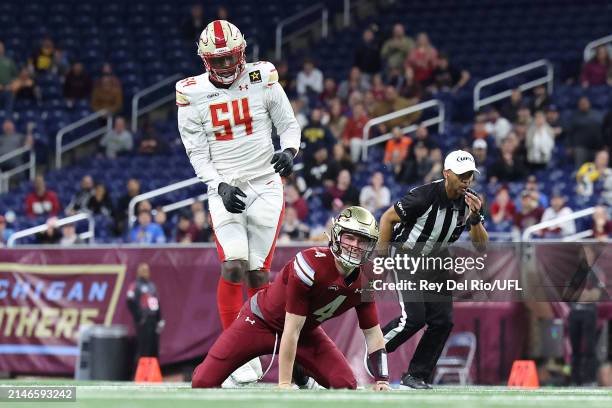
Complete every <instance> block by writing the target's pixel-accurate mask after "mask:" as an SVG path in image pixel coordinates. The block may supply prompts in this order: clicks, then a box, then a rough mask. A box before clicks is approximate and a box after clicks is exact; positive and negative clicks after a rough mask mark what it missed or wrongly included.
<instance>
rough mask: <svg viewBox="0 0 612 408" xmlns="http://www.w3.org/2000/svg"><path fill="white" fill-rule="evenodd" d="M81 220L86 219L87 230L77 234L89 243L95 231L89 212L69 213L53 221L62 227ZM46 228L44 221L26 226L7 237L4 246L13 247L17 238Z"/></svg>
mask: <svg viewBox="0 0 612 408" xmlns="http://www.w3.org/2000/svg"><path fill="white" fill-rule="evenodd" d="M83 220H87V221H88V227H87V232H86V233H84V234H80V235H79V236H80V237H82V238H86V239H89V243H90V244H91V243H93V241H94V237H95V232H96V221H95V219H94V217H93V215H92V214H91V213H88V212H81V213H78V214H75V215H71V216H70V217H65V218H60V219H58V220H57V221H56V222H55V227H58V228H59V227H63V226H64V225H66V224H72V223H75V222H78V221H83ZM48 229H49V226H48V225H47V224H46V223H45V224H40V225H37V226H35V227H30V228H26V229H24V230H21V231H17V232H15V233H14V234H13V235H11V236H10V237H9V239H8V241H7V242H6V246H8V247H14V246H15V241H17V240H18V239H21V238H25V237H28V236H30V235H34V234H38V233H40V232H45V231H46V230H48Z"/></svg>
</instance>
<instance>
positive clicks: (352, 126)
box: [342, 103, 369, 163]
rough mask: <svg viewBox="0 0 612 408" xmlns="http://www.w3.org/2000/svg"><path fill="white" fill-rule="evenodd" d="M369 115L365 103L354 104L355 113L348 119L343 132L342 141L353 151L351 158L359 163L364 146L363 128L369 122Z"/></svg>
mask: <svg viewBox="0 0 612 408" xmlns="http://www.w3.org/2000/svg"><path fill="white" fill-rule="evenodd" d="M368 120H369V118H368V115H367V113H366V109H365V105H364V104H363V103H356V104H355V105H354V106H353V115H352V116H351V117H350V118H349V119H348V121H347V123H346V126H345V127H344V131H343V132H342V143H343V144H344V146H345V147H346V148H348V149H350V152H351V160H352V161H353V163H357V162H358V161H359V158H360V156H361V150H362V148H363V128H364V127H365V125H366V123H368Z"/></svg>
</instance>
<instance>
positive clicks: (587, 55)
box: [582, 34, 612, 62]
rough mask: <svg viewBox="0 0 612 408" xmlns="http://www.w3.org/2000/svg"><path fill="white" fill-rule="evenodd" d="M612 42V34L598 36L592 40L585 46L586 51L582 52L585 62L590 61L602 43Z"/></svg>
mask: <svg viewBox="0 0 612 408" xmlns="http://www.w3.org/2000/svg"><path fill="white" fill-rule="evenodd" d="M608 43H612V34H610V35H606V36H605V37H601V38H598V39H596V40H593V41H591V42H590V43H588V44H587V45H586V47H584V52H583V53H582V58H583V59H584V62H587V61H589V60H590V59H591V58H593V56H594V55H595V51H594V50H595V48H597V47H599V46H600V45H604V44H608Z"/></svg>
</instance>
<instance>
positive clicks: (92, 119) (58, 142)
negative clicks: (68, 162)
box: [55, 110, 113, 169]
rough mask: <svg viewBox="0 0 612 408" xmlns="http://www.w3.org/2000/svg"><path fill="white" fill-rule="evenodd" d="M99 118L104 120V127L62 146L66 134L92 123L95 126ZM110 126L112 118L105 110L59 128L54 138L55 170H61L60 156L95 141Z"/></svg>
mask: <svg viewBox="0 0 612 408" xmlns="http://www.w3.org/2000/svg"><path fill="white" fill-rule="evenodd" d="M100 118H106V125H105V126H101V127H99V128H98V129H96V130H93V131H91V132H89V133H87V134H86V135H84V136H81V137H79V138H78V139H76V140H73V141H72V142H70V143H68V144H66V145H63V140H64V136H66V134H68V133H69V132H72V131H73V130H76V129H78V128H80V127H83V126H87V125H90V124H92V123H93V124H94V125H95V124H96V122H97V121H99V120H100ZM112 125H113V118H112V116H111V114H110V112H108V111H106V110H101V111H98V112H94V113H92V114H91V115H87V116H85V117H84V118H82V119H79V120H77V121H76V122H73V123H71V124H69V125H68V126H65V127H63V128H61V129H60V130H59V131H58V132H57V135H56V136H55V168H56V169H61V168H62V155H63V154H64V153H66V152H67V151H69V150H72V149H74V148H75V147H77V146H80V145H82V144H83V143H87V142H88V141H90V140H92V139H95V138H96V137H99V136H102V135H104V134H105V133H107V132H108V131H110V130H111V127H112Z"/></svg>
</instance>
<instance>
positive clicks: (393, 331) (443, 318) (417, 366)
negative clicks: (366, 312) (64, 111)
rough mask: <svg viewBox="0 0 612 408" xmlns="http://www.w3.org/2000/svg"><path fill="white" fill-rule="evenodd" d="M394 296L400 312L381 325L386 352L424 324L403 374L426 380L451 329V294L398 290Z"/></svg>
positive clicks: (431, 372) (393, 349)
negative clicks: (423, 329)
mask: <svg viewBox="0 0 612 408" xmlns="http://www.w3.org/2000/svg"><path fill="white" fill-rule="evenodd" d="M398 295H399V298H400V308H401V310H402V314H401V315H400V316H398V317H397V318H395V319H393V320H391V321H390V322H389V323H388V324H387V325H386V326H385V327H384V328H383V334H384V336H385V347H386V349H387V352H393V351H395V349H397V348H398V347H399V346H400V345H402V344H403V343H404V342H405V341H406V340H408V339H409V338H411V337H412V336H413V335H414V334H415V333H416V332H418V331H419V330H421V329H422V328H423V327H424V326H425V325H427V328H426V329H425V333H424V334H423V337H422V338H421V340H420V341H419V344H418V345H417V348H416V350H415V352H414V355H413V357H412V360H411V361H410V365H409V367H408V372H407V373H408V374H410V375H412V376H413V377H417V378H420V379H422V380H424V381H425V382H429V383H430V382H431V380H432V377H433V371H434V369H435V367H436V363H437V362H438V358H440V354H441V353H442V349H443V348H444V344H446V340H447V339H448V336H449V335H450V333H451V330H452V329H453V302H452V296H451V294H450V293H448V292H446V293H444V294H437V293H436V294H431V293H430V292H403V293H401V292H398ZM430 300H431V301H430Z"/></svg>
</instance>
